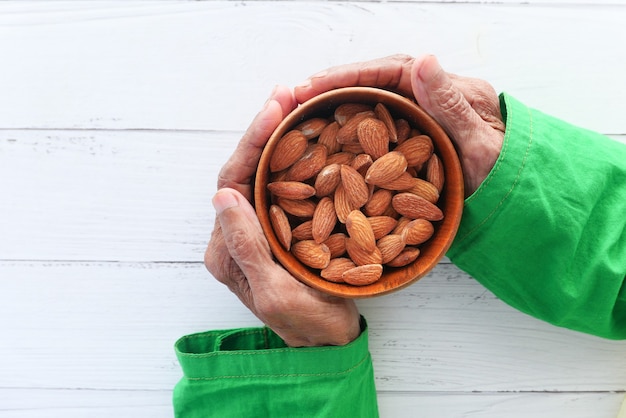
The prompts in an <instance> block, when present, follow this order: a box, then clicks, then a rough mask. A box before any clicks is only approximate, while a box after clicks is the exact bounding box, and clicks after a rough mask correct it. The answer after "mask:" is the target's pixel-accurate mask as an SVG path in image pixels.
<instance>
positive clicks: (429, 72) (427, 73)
mask: <svg viewBox="0 0 626 418" xmlns="http://www.w3.org/2000/svg"><path fill="white" fill-rule="evenodd" d="M426 60H428V61H430V62H428V63H425V64H426V65H422V66H421V67H420V70H419V74H420V77H421V78H422V80H425V81H430V80H432V79H433V78H435V77H436V76H437V75H438V74H439V72H440V71H441V70H442V68H441V66H440V65H439V61H438V60H437V58H436V57H435V56H434V55H427V56H426V57H424V58H423V59H422V62H424V61H426Z"/></svg>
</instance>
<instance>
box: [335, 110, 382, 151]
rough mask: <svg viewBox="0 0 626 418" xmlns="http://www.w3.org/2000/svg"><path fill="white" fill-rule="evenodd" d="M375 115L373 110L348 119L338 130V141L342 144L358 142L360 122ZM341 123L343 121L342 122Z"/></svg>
mask: <svg viewBox="0 0 626 418" xmlns="http://www.w3.org/2000/svg"><path fill="white" fill-rule="evenodd" d="M372 116H374V112H373V111H368V112H361V113H357V114H356V115H354V116H352V117H351V118H350V119H348V121H347V122H346V123H345V124H344V125H342V126H341V128H339V131H337V142H339V143H340V144H358V143H359V137H358V135H357V129H358V127H359V124H360V123H361V122H362V121H363V120H365V119H367V118H371V117H372ZM340 125H341V123H340Z"/></svg>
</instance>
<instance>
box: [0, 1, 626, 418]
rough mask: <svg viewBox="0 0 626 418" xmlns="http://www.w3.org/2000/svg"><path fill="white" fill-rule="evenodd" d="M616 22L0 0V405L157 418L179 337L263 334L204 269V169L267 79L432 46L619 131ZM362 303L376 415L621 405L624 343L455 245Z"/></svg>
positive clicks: (587, 6) (523, 15)
mask: <svg viewBox="0 0 626 418" xmlns="http://www.w3.org/2000/svg"><path fill="white" fill-rule="evenodd" d="M625 19H626V4H625V3H624V1H623V0H603V1H602V2H600V3H592V2H589V1H587V0H545V1H544V0H530V1H528V2H522V1H515V0H502V1H490V0H489V1H482V0H469V1H467V2H456V1H453V0H440V1H435V2H433V1H428V0H409V1H404V0H401V1H395V0H391V1H386V2H378V1H373V2H369V1H364V2H356V1H347V2H327V1H320V2H299V1H295V0H288V1H264V2H247V1H244V2H230V1H212V2H187V1H125V2H118V1H99V2H91V1H71V2H69V1H52V2H39V1H30V0H27V1H4V2H0V56H2V60H3V65H1V66H0V94H1V97H2V100H0V178H1V179H2V180H0V196H2V198H1V199H0V329H1V330H2V336H1V337H0V370H1V372H0V417H1V418H14V417H20V418H21V417H37V418H39V417H57V416H61V415H62V416H64V417H84V416H89V417H96V418H98V417H111V416H115V417H133V418H142V417H150V418H155V417H171V416H172V415H173V414H172V409H171V395H172V388H173V386H174V385H175V383H176V382H177V381H178V379H179V378H180V376H181V371H180V368H179V365H178V364H177V361H176V358H175V356H174V351H173V344H174V342H175V341H176V339H177V338H179V337H180V336H182V335H184V334H187V333H191V332H196V331H202V330H207V329H220V328H233V327H241V326H254V325H259V321H258V320H257V319H256V318H255V317H254V316H253V315H252V314H251V313H250V312H248V311H247V310H246V309H245V308H244V307H243V306H242V305H241V304H240V303H239V301H238V300H237V299H236V297H235V296H234V295H232V294H231V293H230V292H229V291H228V290H227V289H226V288H225V287H224V286H222V285H221V284H219V283H217V282H216V281H215V280H213V279H212V278H211V277H210V275H209V274H208V272H207V271H206V269H205V268H204V266H203V265H202V262H201V261H202V255H203V252H204V248H205V246H206V243H207V241H208V239H209V237H210V233H211V230H212V228H213V222H214V217H215V216H214V211H213V208H212V207H211V202H210V199H211V197H212V195H213V193H214V192H215V185H216V178H217V175H218V173H219V169H220V167H221V166H222V165H223V164H224V162H225V161H226V159H227V158H228V156H229V155H230V154H231V153H232V151H233V150H234V149H235V146H236V144H237V141H238V140H239V138H240V137H241V135H242V133H243V131H244V130H245V129H246V127H247V125H248V123H249V122H250V120H251V119H252V117H253V116H254V115H255V114H256V112H257V111H258V109H259V108H260V107H261V106H262V104H263V103H264V101H265V100H266V97H267V95H268V94H269V92H270V91H271V90H272V88H273V86H274V85H275V84H277V83H280V84H286V85H288V86H293V85H296V84H297V83H299V82H301V81H302V80H304V79H305V78H306V77H308V76H309V75H311V74H313V73H315V72H317V71H319V70H321V69H324V68H327V67H329V66H333V65H339V64H344V63H347V62H353V61H362V60H368V59H372V58H377V57H381V56H386V55H390V54H394V53H407V54H412V55H419V54H421V53H434V54H436V55H437V56H438V57H439V58H440V61H441V62H442V64H443V65H444V68H446V69H447V70H449V71H452V72H455V73H458V74H462V75H467V76H474V77H478V78H482V79H485V80H488V81H489V82H491V83H492V84H493V85H494V87H495V88H496V90H497V91H507V92H509V93H511V94H512V95H514V96H515V97H517V98H519V99H520V100H522V101H524V102H525V103H526V104H528V105H530V106H532V107H535V108H539V109H541V110H542V111H545V112H547V113H550V114H553V115H555V116H558V117H561V118H563V119H565V120H568V121H570V122H572V123H575V124H577V125H580V126H584V127H587V128H590V129H593V130H596V131H599V132H601V133H604V134H609V135H611V136H612V137H613V138H615V139H617V140H620V141H622V142H626V119H624V118H623V115H624V114H626V102H624V100H623V99H622V97H623V94H622V93H623V92H624V91H626V79H625V78H624V77H623V74H624V73H626V59H624V57H623V53H622V50H623V45H624V44H626V27H625V26H624V24H623V22H624V21H625ZM233 28H236V29H237V30H233ZM303 45H306V48H303ZM331 46H332V47H331ZM358 305H359V308H360V310H361V311H362V313H363V314H364V315H365V316H366V318H367V319H368V321H369V329H370V335H371V336H370V349H371V352H372V355H373V359H374V367H375V375H376V385H377V388H378V394H379V404H380V411H381V416H382V417H384V418H397V417H412V416H425V417H438V418H439V417H442V418H448V417H450V418H452V417H454V418H456V417H481V418H492V417H506V418H522V417H524V418H526V417H529V416H532V417H535V416H537V417H542V418H544V417H545V418H563V417H568V418H583V417H584V418H586V417H594V418H615V416H616V415H617V413H618V411H619V408H620V404H621V402H622V399H623V398H624V393H625V392H626V378H625V376H626V356H624V350H625V349H626V345H625V343H626V342H623V341H622V342H616V341H608V340H602V339H599V338H595V337H591V336H588V335H583V334H579V333H576V332H572V331H568V330H565V329H560V328H556V327H553V326H551V325H548V324H545V323H543V322H540V321H537V320H535V319H533V318H531V317H528V316H526V315H524V314H521V313H520V312H518V311H515V310H513V309H512V308H510V307H509V306H507V305H505V304H504V303H503V302H502V301H500V300H498V299H497V298H495V297H494V296H493V294H491V293H490V292H488V291H486V290H485V289H484V288H483V287H482V286H481V285H479V284H478V283H476V282H475V281H474V280H473V279H471V278H470V277H468V276H467V275H466V274H465V273H463V272H461V271H459V270H458V269H457V268H456V267H455V266H453V265H451V264H449V262H448V261H447V260H446V259H444V261H443V262H441V263H440V264H439V265H438V266H437V267H436V268H435V270H434V271H433V272H432V273H431V274H430V275H429V276H428V277H426V278H424V279H422V280H421V281H419V282H418V283H416V284H414V285H413V286H411V287H409V288H407V289H405V290H403V291H401V292H397V293H393V294H390V295H387V296H383V297H379V298H375V299H368V300H360V301H358Z"/></svg>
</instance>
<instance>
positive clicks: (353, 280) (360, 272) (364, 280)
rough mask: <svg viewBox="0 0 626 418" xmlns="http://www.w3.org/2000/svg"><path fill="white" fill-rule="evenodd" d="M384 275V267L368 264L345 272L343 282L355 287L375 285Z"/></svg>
mask: <svg viewBox="0 0 626 418" xmlns="http://www.w3.org/2000/svg"><path fill="white" fill-rule="evenodd" d="M382 274H383V266H382V265H380V264H367V265H362V266H356V267H354V268H351V269H349V270H346V271H344V272H343V275H342V278H343V280H344V281H345V282H346V283H348V284H351V285H354V286H366V285H368V284H372V283H375V282H376V281H378V279H380V277H381V276H382Z"/></svg>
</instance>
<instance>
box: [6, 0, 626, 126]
mask: <svg viewBox="0 0 626 418" xmlns="http://www.w3.org/2000/svg"><path fill="white" fill-rule="evenodd" d="M524 3H526V2H524ZM605 4H606V3H605ZM625 18H626V7H623V2H618V3H617V4H615V5H605V6H603V7H598V6H597V5H596V4H592V3H589V4H569V3H568V4H564V3H561V2H558V3H553V4H515V3H513V4H510V3H509V4H484V3H482V2H480V3H454V4H450V3H436V2H425V3H421V2H415V3H413V2H392V3H387V2H296V1H290V2H271V1H270V2H243V3H242V2H223V1H222V2H219V1H218V2H145V3H144V2H137V1H134V2H94V3H91V2H59V3H51V4H46V3H43V4H42V3H37V4H36V6H31V5H30V4H29V3H27V4H26V5H20V3H19V2H17V3H15V2H2V3H0V39H3V40H4V41H2V42H0V56H2V57H3V61H4V62H5V63H10V64H9V65H3V66H2V67H0V91H2V94H3V100H2V101H1V102H0V128H114V129H124V128H158V129H206V130H213V129H215V130H241V129H242V128H243V127H244V126H246V125H247V123H248V121H249V120H250V119H251V118H252V116H253V115H254V114H255V113H256V112H257V110H258V109H259V107H260V106H261V104H262V103H263V102H264V101H265V98H266V97H267V95H268V94H269V91H270V90H271V89H272V87H273V86H274V85H275V84H276V83H282V84H287V85H295V84H297V83H299V82H301V81H302V80H303V79H304V78H306V77H307V76H309V75H310V74H312V73H315V72H317V71H319V70H321V69H323V68H326V67H328V66H332V65H339V64H343V63H346V62H353V61H361V60H367V59H371V58H376V57H381V56H386V55H391V54H394V53H398V52H401V53H410V54H413V55H419V54H421V53H426V52H428V53H435V54H436V55H438V56H439V57H440V59H441V61H442V63H443V65H444V67H445V68H446V69H448V70H449V71H452V72H456V73H459V74H463V75H468V76H476V77H479V78H483V79H486V80H489V81H491V82H492V83H493V84H494V86H495V87H496V89H497V90H498V91H500V90H506V91H508V92H510V93H512V94H514V95H516V96H518V97H519V98H520V99H522V100H524V101H526V102H527V103H529V104H530V105H532V106H534V107H538V108H540V109H542V110H544V111H546V112H548V113H552V114H555V115H557V116H560V117H562V118H564V119H566V120H571V121H574V122H576V123H578V124H580V125H582V126H586V127H588V128H590V129H594V130H600V131H602V132H606V133H625V132H626V120H624V118H622V117H621V115H623V114H624V113H626V104H625V103H624V101H623V100H622V99H621V96H622V95H620V94H615V92H623V91H626V80H625V79H624V77H623V74H624V73H626V61H624V60H620V59H616V56H615V53H616V52H615V51H620V50H621V49H622V46H623V45H624V44H626V27H625V26H624V25H623V24H622V23H623V22H624V20H625ZM581 22H584V23H581ZM234 28H245V30H234ZM303 45H306V48H304V47H303ZM591 103H594V104H598V105H594V106H591V105H590V104H591Z"/></svg>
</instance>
